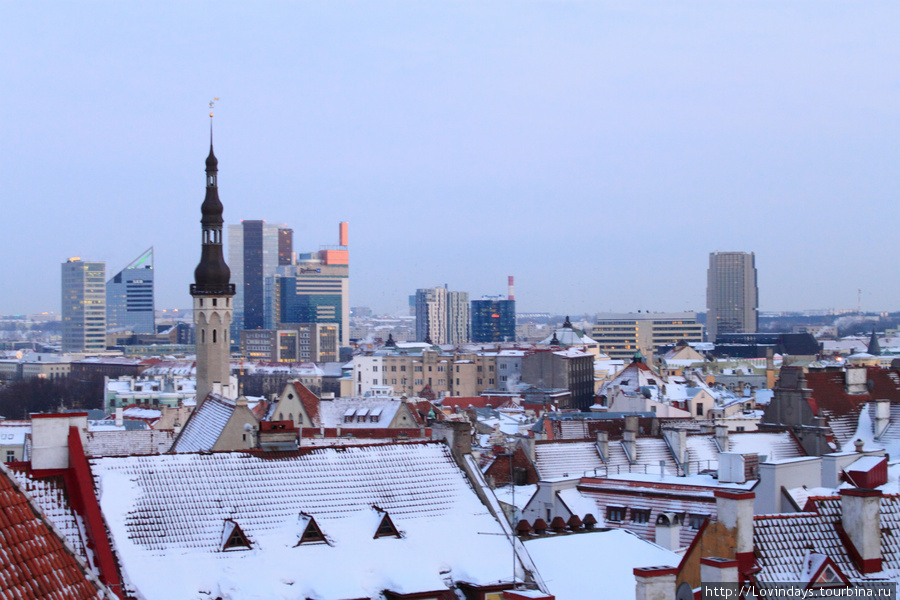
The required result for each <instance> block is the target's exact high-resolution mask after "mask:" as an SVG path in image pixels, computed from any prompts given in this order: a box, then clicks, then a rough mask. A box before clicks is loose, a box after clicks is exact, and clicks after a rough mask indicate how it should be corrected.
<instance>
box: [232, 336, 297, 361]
mask: <svg viewBox="0 0 900 600" xmlns="http://www.w3.org/2000/svg"><path fill="white" fill-rule="evenodd" d="M297 341H298V333H297V331H296V330H295V329H244V330H243V331H241V355H242V356H243V357H244V358H245V359H246V360H249V361H251V362H260V361H261V362H273V363H278V362H284V363H294V362H298V361H299V360H300V356H299V353H298V352H297Z"/></svg>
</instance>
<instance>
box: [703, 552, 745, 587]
mask: <svg viewBox="0 0 900 600" xmlns="http://www.w3.org/2000/svg"><path fill="white" fill-rule="evenodd" d="M700 581H702V582H703V583H711V584H714V583H737V582H738V561H736V560H733V559H730V558H721V557H718V556H709V557H706V558H701V559H700Z"/></svg>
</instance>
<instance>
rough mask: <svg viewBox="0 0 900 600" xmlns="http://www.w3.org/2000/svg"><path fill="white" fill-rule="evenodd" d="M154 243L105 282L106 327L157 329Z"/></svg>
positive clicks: (124, 329)
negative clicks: (154, 301)
mask: <svg viewBox="0 0 900 600" xmlns="http://www.w3.org/2000/svg"><path fill="white" fill-rule="evenodd" d="M154 308H155V307H154V303H153V247H152V246H151V247H150V249H148V250H147V251H146V252H144V253H142V254H141V255H140V256H138V257H137V258H135V259H134V260H133V261H131V263H130V264H129V265H128V266H127V267H125V268H124V269H122V270H121V271H119V272H118V273H116V274H115V275H114V276H113V277H112V279H110V280H109V281H107V282H106V329H107V331H111V332H112V331H131V332H133V333H151V334H153V333H156V319H155V316H154Z"/></svg>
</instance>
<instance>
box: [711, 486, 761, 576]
mask: <svg viewBox="0 0 900 600" xmlns="http://www.w3.org/2000/svg"><path fill="white" fill-rule="evenodd" d="M715 495H716V515H717V516H716V518H717V519H718V521H719V523H721V524H722V525H723V526H724V527H725V528H726V529H729V530H733V531H734V540H735V548H734V552H735V559H737V561H738V566H739V569H740V571H741V572H742V573H746V572H747V571H748V570H750V569H751V568H752V567H753V500H754V498H756V494H754V493H753V492H731V491H726V490H716V491H715Z"/></svg>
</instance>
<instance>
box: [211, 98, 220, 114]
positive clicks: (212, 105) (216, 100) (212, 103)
mask: <svg viewBox="0 0 900 600" xmlns="http://www.w3.org/2000/svg"><path fill="white" fill-rule="evenodd" d="M218 101H219V99H218V98H213V99H212V100H210V101H209V118H210V119H212V116H213V113H212V109H213V107H214V106H215V104H216V102H218Z"/></svg>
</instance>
